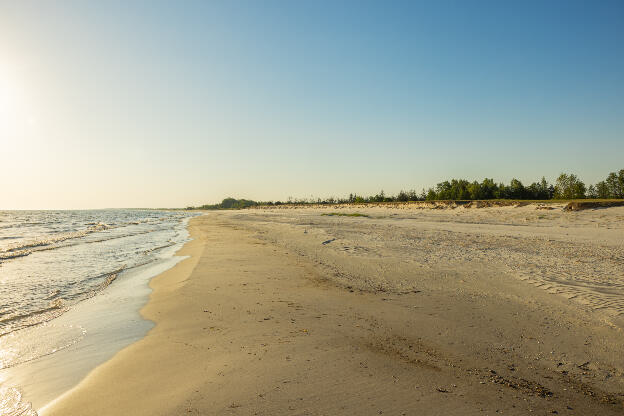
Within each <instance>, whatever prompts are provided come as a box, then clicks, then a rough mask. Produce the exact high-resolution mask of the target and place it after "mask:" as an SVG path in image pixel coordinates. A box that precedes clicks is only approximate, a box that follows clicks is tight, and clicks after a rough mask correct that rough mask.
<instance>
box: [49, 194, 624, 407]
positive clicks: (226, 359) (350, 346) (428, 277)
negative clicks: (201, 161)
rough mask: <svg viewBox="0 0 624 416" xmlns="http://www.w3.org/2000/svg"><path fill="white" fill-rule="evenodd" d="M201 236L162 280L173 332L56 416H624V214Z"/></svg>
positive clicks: (281, 219)
mask: <svg viewBox="0 0 624 416" xmlns="http://www.w3.org/2000/svg"><path fill="white" fill-rule="evenodd" d="M356 213H357V214H361V216H352V215H349V214H356ZM327 214H332V215H327ZM334 214H340V215H334ZM189 231H190V234H191V236H192V237H193V239H194V240H193V241H191V242H189V243H187V244H186V245H185V246H184V248H183V249H182V250H181V251H180V252H179V253H178V254H179V255H184V256H189V257H188V258H187V259H185V260H183V261H182V262H180V263H178V264H177V265H176V266H175V267H173V268H172V269H170V270H168V271H166V272H164V273H162V274H160V275H159V276H157V277H156V278H154V279H153V280H152V281H151V287H152V288H153V293H152V294H151V297H150V300H149V302H148V304H147V305H146V306H145V307H144V308H143V309H142V315H143V316H144V317H145V318H146V319H148V320H152V321H154V322H155V323H156V325H155V327H154V328H153V329H152V330H151V331H150V332H149V333H148V334H147V336H146V337H145V338H143V339H141V340H140V341H138V342H136V343H134V344H132V345H130V346H128V347H127V348H125V349H123V350H122V351H120V352H119V353H117V354H116V355H115V356H114V357H113V358H112V359H111V360H109V361H107V362H105V363H104V364H102V365H100V366H99V367H97V368H96V369H95V370H94V371H92V372H91V373H90V374H89V375H88V376H87V377H86V378H85V379H84V380H83V381H82V382H81V383H80V384H79V385H78V386H76V387H75V388H73V389H72V390H70V391H68V392H67V393H66V394H64V395H63V396H61V397H60V398H58V399H57V400H56V401H54V402H53V403H51V404H50V405H49V406H47V407H46V408H44V409H43V410H42V411H40V414H42V415H45V416H51V415H63V416H67V415H120V414H128V415H180V414H191V415H192V414H197V415H212V414H214V415H224V414H225V415H228V414H231V415H281V414H283V415H353V414H358V415H379V414H388V415H494V414H509V415H526V414H541V415H546V414H560V415H621V414H623V413H624V405H623V403H624V333H623V329H624V319H623V316H624V315H623V314H624V207H613V208H607V209H590V210H584V211H578V212H566V211H564V210H563V206H561V205H557V204H550V205H548V206H542V205H535V204H529V205H525V206H520V207H518V206H506V207H485V208H466V207H456V208H445V209H431V208H430V207H427V208H423V207H416V206H415V205H412V206H410V205H403V206H400V205H397V206H378V207H371V206H360V207H358V206H351V207H344V206H343V207H325V208H299V209H286V208H281V209H249V210H243V211H227V212H209V213H207V214H206V215H204V216H201V217H196V218H194V219H192V220H191V221H190V224H189Z"/></svg>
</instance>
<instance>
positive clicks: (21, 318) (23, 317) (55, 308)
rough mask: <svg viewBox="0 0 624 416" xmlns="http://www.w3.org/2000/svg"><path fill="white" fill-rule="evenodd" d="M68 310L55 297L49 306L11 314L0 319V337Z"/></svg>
mask: <svg viewBox="0 0 624 416" xmlns="http://www.w3.org/2000/svg"><path fill="white" fill-rule="evenodd" d="M67 310H69V308H68V307H67V306H66V305H65V303H64V302H63V300H62V299H60V298H59V299H55V300H53V301H52V302H50V306H49V307H47V308H44V309H39V310H36V311H31V312H26V313H21V314H17V315H11V316H9V317H7V318H4V319H0V338H2V337H3V336H5V335H7V334H10V333H11V332H14V331H18V330H20V329H24V328H28V327H31V326H33V325H38V324H40V323H43V322H47V321H49V320H51V319H54V318H56V317H59V316H61V315H62V314H63V313H64V312H66V311H67Z"/></svg>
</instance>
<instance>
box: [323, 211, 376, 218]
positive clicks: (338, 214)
mask: <svg viewBox="0 0 624 416" xmlns="http://www.w3.org/2000/svg"><path fill="white" fill-rule="evenodd" d="M321 215H323V216H326V217H370V215H366V214H361V213H359V212H353V213H350V214H347V213H346V212H326V213H324V214H321Z"/></svg>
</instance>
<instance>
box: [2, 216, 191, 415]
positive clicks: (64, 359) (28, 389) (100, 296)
mask: <svg viewBox="0 0 624 416" xmlns="http://www.w3.org/2000/svg"><path fill="white" fill-rule="evenodd" d="M178 232H179V234H176V238H177V237H179V238H180V239H178V240H175V241H172V242H171V244H170V245H169V246H167V247H162V249H161V250H159V252H158V255H157V256H154V257H152V258H151V259H150V261H149V262H146V263H144V264H140V265H138V266H136V267H132V268H129V269H126V270H124V271H123V272H122V273H121V274H120V278H116V279H114V280H113V281H112V282H111V283H110V284H108V285H107V286H106V287H105V290H100V291H98V292H93V293H92V295H91V296H89V297H87V298H86V299H83V300H80V301H78V302H76V303H75V304H73V305H71V307H68V308H67V309H66V310H65V311H64V313H62V314H61V315H60V316H58V317H56V318H54V319H52V320H49V321H46V322H43V323H40V324H37V325H33V326H31V327H29V328H25V329H21V330H19V331H17V332H14V333H10V334H7V335H5V337H4V338H3V342H2V344H3V345H2V347H3V351H2V352H3V353H5V354H7V355H6V356H8V357H9V358H10V357H11V354H12V353H18V354H20V353H21V354H24V357H25V358H22V357H21V356H19V355H17V357H18V358H20V359H21V360H22V361H17V363H15V364H13V365H10V366H8V367H6V368H3V369H2V370H0V384H1V385H2V386H1V387H2V391H3V392H4V393H3V399H4V398H8V401H6V402H4V403H3V406H0V407H1V409H0V413H2V411H17V412H18V414H19V411H20V409H26V408H28V407H32V409H33V410H36V409H38V408H41V407H43V406H45V405H46V404H48V403H50V402H51V401H52V400H54V399H56V398H58V397H59V396H60V395H62V394H63V393H64V392H66V391H68V390H70V389H71V388H73V387H74V386H76V385H77V384H79V382H80V381H81V380H82V379H83V378H84V377H85V376H86V375H87V374H88V373H89V372H90V371H91V370H93V369H94V368H96V367H97V366H98V365H100V364H102V363H104V362H106V361H107V360H109V359H110V358H112V357H113V356H114V355H115V354H116V353H117V352H118V351H120V350H122V349H123V348H125V347H126V346H128V345H130V344H132V343H133V342H135V341H137V340H139V339H141V338H142V337H143V336H144V335H145V333H147V331H149V329H150V328H152V327H153V322H150V321H147V320H144V319H143V318H142V317H141V315H140V314H139V310H140V309H141V308H142V307H143V306H144V305H145V304H146V303H147V301H148V298H149V294H150V292H151V289H150V288H149V286H148V285H149V281H150V280H151V279H152V278H153V277H155V276H157V275H159V274H160V273H161V272H162V271H164V270H167V269H169V268H171V267H173V266H174V265H175V264H176V263H178V262H179V261H180V260H181V258H180V257H178V256H176V254H175V253H176V252H177V251H179V249H180V248H181V247H182V246H183V245H184V244H183V243H184V242H185V240H186V239H187V237H188V234H187V223H186V221H185V220H183V222H182V223H181V224H180V228H179V230H178ZM107 283H108V282H107ZM46 348H47V349H46ZM28 354H30V355H28ZM5 406H8V407H7V408H5ZM3 414H4V413H3Z"/></svg>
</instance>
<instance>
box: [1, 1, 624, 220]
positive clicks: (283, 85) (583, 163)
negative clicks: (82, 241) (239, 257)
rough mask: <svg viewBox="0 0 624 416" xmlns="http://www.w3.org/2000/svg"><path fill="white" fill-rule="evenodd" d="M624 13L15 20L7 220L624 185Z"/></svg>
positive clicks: (7, 19) (228, 14) (147, 6)
mask: <svg viewBox="0 0 624 416" xmlns="http://www.w3.org/2000/svg"><path fill="white" fill-rule="evenodd" d="M623 18H624V3H622V2H618V1H613V2H609V1H605V2H600V3H599V4H595V3H590V2H570V1H565V2H564V1H559V2H549V3H547V4H545V3H542V2H523V3H521V4H502V3H498V2H478V3H470V4H467V3H462V2H430V3H421V4H415V2H399V1H396V2H391V3H385V2H384V3H382V2H359V1H358V2H340V3H335V2H308V3H304V2H279V1H267V2H251V1H249V2H246V1H245V2H243V1H236V2H225V1H214V2H199V1H197V2H184V3H174V2H160V1H159V2H156V1H154V2H153V1H149V2H148V1H136V2H94V1H90V2H86V1H63V2H61V1H47V2H43V1H14V2H9V1H0V145H1V150H0V174H1V175H2V178H3V186H2V190H1V191H0V209H82V208H118V207H119V208H120V207H145V208H156V207H185V206H188V205H202V204H205V203H214V202H218V201H220V200H221V199H223V198H225V197H228V196H233V197H244V198H249V199H254V200H286V199H288V197H293V198H310V197H311V196H314V197H321V198H323V197H328V196H346V195H348V194H349V193H351V192H354V193H358V194H365V195H367V194H368V195H370V194H375V193H377V192H379V190H381V189H383V190H385V191H386V193H389V194H396V193H397V192H398V191H399V190H401V189H404V190H409V189H415V190H417V191H420V190H421V189H422V188H423V187H430V186H434V185H435V184H436V183H438V182H440V181H442V180H446V179H450V178H453V177H455V178H466V179H470V180H473V179H476V180H482V179H483V178H484V177H490V178H494V179H495V180H496V181H497V182H509V180H510V179H511V178H513V177H515V178H518V179H520V180H521V181H523V182H524V183H525V184H529V183H531V182H533V181H538V180H539V179H540V178H541V177H542V176H545V177H546V179H547V180H549V181H551V182H553V181H554V180H555V179H556V177H557V175H558V174H559V173H561V172H569V173H574V174H577V175H578V176H579V177H580V178H581V179H582V180H583V181H585V183H587V184H588V185H589V184H594V183H596V182H598V181H600V180H602V179H604V178H605V177H606V175H607V174H608V173H609V172H612V171H616V170H619V169H622V168H624V165H623V164H622V160H624V157H623V156H624V135H623V133H624V50H623V49H622V47H621V40H622V39H624V28H623V27H622V25H621V22H622V21H623Z"/></svg>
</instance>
